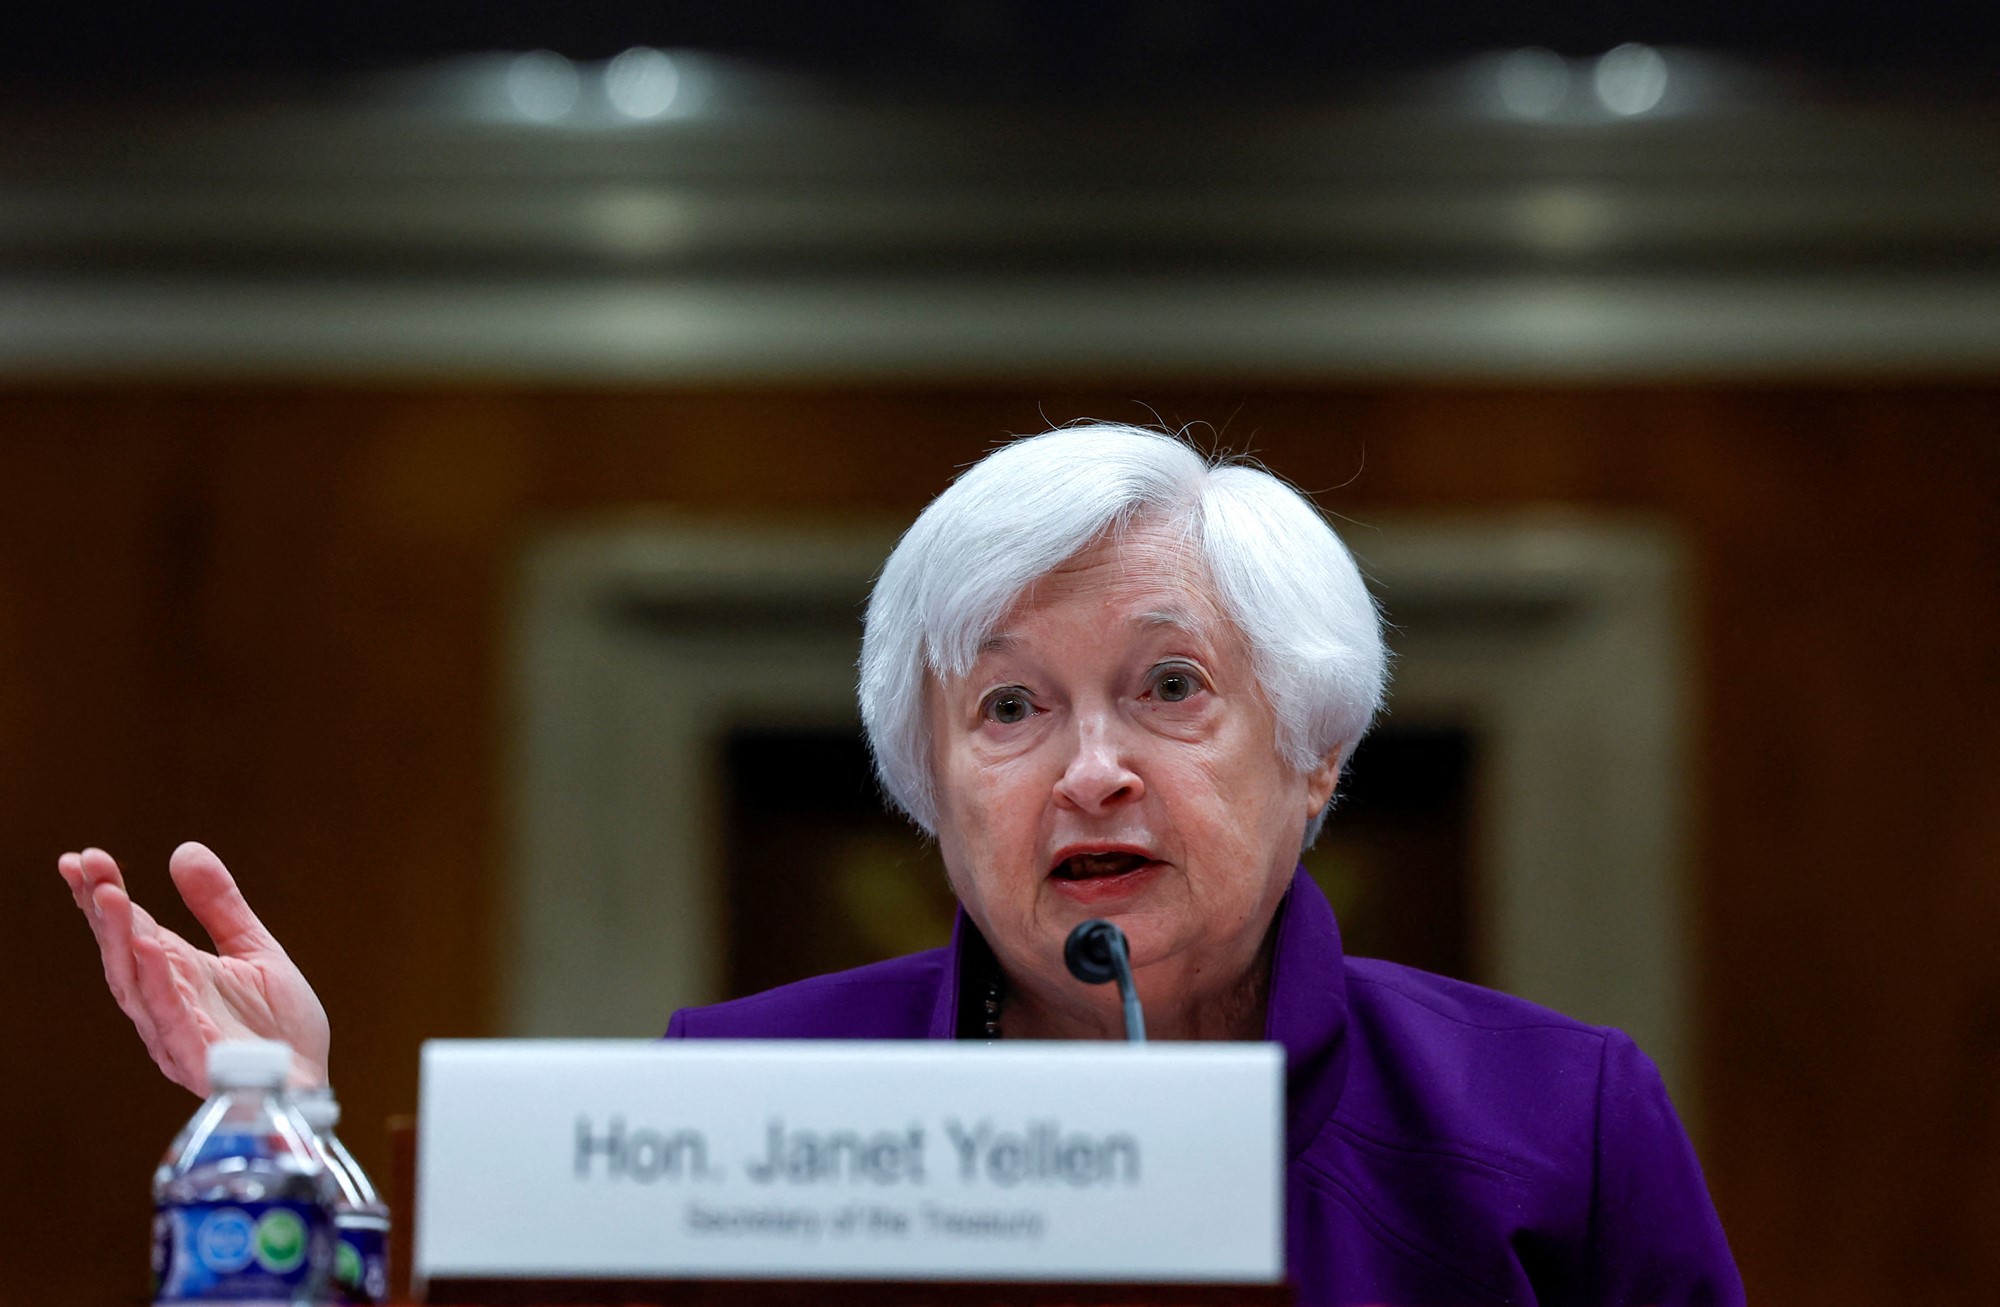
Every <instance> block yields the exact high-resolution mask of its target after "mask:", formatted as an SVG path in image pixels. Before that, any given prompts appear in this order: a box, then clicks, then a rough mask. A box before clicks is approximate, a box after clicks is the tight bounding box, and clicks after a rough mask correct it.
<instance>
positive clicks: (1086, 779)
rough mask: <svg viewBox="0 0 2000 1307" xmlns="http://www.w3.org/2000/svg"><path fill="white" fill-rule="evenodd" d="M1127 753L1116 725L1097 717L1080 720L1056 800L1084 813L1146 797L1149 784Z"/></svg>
mask: <svg viewBox="0 0 2000 1307" xmlns="http://www.w3.org/2000/svg"><path fill="white" fill-rule="evenodd" d="M1126 754H1127V751H1126V748H1125V745H1124V742H1123V740H1122V738H1121V732H1120V731H1119V730H1118V729H1117V727H1116V726H1115V725H1113V724H1112V723H1110V722H1107V721H1105V720H1103V719H1102V718H1096V717H1087V718H1080V719H1078V721H1077V726H1076V739H1075V748H1074V749H1073V751H1072V752H1071V754H1070V757H1069V765H1068V766H1067V767H1065V768H1064V769H1063V774H1062V776H1061V777H1060V778H1058V779H1057V781H1056V801H1057V802H1058V803H1061V804H1065V805H1067V806H1069V807H1072V808H1075V809H1077V810H1078V811H1080V812H1099V811H1102V810H1104V809H1108V808H1115V807H1117V806H1119V805H1121V804H1125V803H1130V802H1133V801H1134V800H1136V799H1138V798H1139V797H1141V796H1142V795H1144V794H1145V792H1146V783H1145V782H1144V781H1143V780H1141V779H1140V778H1139V773H1138V772H1137V771H1135V770H1134V769H1133V767H1132V762H1131V759H1130V758H1128V757H1127V756H1126Z"/></svg>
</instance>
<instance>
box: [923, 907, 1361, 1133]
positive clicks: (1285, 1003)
mask: <svg viewBox="0 0 2000 1307" xmlns="http://www.w3.org/2000/svg"><path fill="white" fill-rule="evenodd" d="M1276 928H1277V932H1278V942H1277V947H1276V948H1274V949H1273V950H1272V953H1271V997H1270V1004H1269V1007H1268V1008H1267V1010H1266V1012H1265V1017H1264V1038H1265V1039H1268V1040H1270V1041H1272V1042H1273V1043H1278V1044H1283V1045H1284V1046H1285V1124H1286V1129H1285V1140H1286V1149H1285V1151H1286V1154H1287V1155H1288V1156H1291V1157H1296V1156H1298V1155H1299V1154H1300V1153H1302V1152H1304V1151H1305V1148H1306V1146H1307V1145H1308V1144H1310V1143H1311V1142H1312V1141H1313V1139H1314V1138H1315V1137H1317V1136H1318V1134H1319V1132H1320V1129H1321V1128H1322V1127H1323V1126H1324V1125H1325V1124H1326V1120H1327V1118H1328V1117H1330V1116H1332V1115H1333V1109H1334V1108H1335V1107H1336V1106H1338V1105H1339V1103H1340V1094H1341V1090H1342V1089H1343V1088H1345V1087H1346V1084H1347V1061H1348V1041H1347V968H1346V961H1345V958H1344V957H1343V955H1342V953H1341V948H1340V927H1339V925H1338V924H1337V923H1336V922H1335V921H1334V919H1333V906H1332V905H1331V904H1329V903H1328V902H1327V901H1326V895H1325V894H1323V893H1321V892H1320V888H1319V886H1318V884H1316V883H1315V882H1314V881H1313V878H1312V877H1311V876H1308V875H1307V874H1306V871H1305V868H1303V867H1300V868H1299V869H1298V870H1296V871H1294V872H1293V873H1292V887H1291V889H1290V891H1289V892H1287V893H1286V895H1285V899H1284V902H1282V903H1280V904H1279V905H1278V917H1277V927H1276ZM991 958H992V952H991V950H990V949H988V947H987V945H986V941H985V940H984V939H983V938H981V937H980V934H979V928H978V927H977V926H975V925H973V924H972V920H971V918H969V917H967V916H966V915H965V910H964V909H963V908H960V909H959V912H958V919H957V921H956V922H955V923H953V925H952V931H951V947H950V949H949V950H948V952H947V957H946V962H947V965H946V966H945V968H944V973H943V975H942V977H941V982H942V983H940V984H939V985H938V994H937V1000H936V1002H935V1003H934V1004H933V1006H932V1008H931V1021H930V1030H929V1032H928V1037H929V1038H931V1039H955V1038H957V1037H958V1032H959V1030H960V1028H961V1026H960V1020H961V1013H962V1011H963V1010H964V1004H963V1002H962V1001H961V986H962V985H963V984H965V983H967V982H966V981H965V980H964V978H965V977H967V976H971V977H978V976H983V975H985V974H987V970H988V968H990V967H992V966H993V965H994V964H993V962H992V961H991ZM969 983H970V984H972V985H978V984H979V983H980V982H979V981H978V980H977V979H974V980H971V981H970V982H969ZM971 997H977V996H976V995H975V996H971Z"/></svg>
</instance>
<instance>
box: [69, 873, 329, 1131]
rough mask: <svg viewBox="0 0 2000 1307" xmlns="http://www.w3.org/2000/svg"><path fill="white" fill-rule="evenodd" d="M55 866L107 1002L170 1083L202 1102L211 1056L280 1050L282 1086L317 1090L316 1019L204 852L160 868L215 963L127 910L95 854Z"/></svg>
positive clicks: (136, 909) (232, 884) (290, 972)
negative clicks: (92, 947)
mask: <svg viewBox="0 0 2000 1307" xmlns="http://www.w3.org/2000/svg"><path fill="white" fill-rule="evenodd" d="M57 865H58V867H59V868H60V869H61V871H62V877H63V880H64V882H65V883H66V884H68V886H69V892H70V896H71V897H72V898H74V899H75V900H76V906H77V907H78V908H80V909H82V911H83V915H84V916H85V917H86V918H88V919H89V921H90V929H91V932H92V933H93V934H95V935H96V936H97V951H98V952H99V954H101V955H102V957H103V959H104V979H105V981H106V983H108V984H109V985H110V986H111V994H112V997H113V998H116V999H117V1000H118V1006H119V1007H120V1008H122V1009H123V1010H124V1012H125V1015H126V1016H128V1017H130V1018H131V1019H132V1025H133V1026H134V1027H135V1028H136V1029H137V1030H138V1032H139V1038H140V1039H142V1040H144V1041H145V1043H146V1051H147V1052H148V1053H150V1054H152V1056H153V1061H154V1062H156V1063H158V1064H159V1068H160V1070H162V1071H164V1072H166V1074H167V1078H168V1079H170V1080H172V1081H174V1082H175V1083H176V1084H180V1085H184V1086H186V1087H187V1088H188V1089H191V1090H193V1091H194V1092H195V1093H196V1094H200V1095H204V1096H206V1095H207V1093H208V1046H209V1045H210V1044H212V1043H215V1042H216V1041H217V1040H222V1039H282V1040H284V1041H285V1042H286V1043H287V1044H290V1045H291V1046H292V1083H293V1084H294V1085H321V1084H325V1083H326V1057H327V1045H328V1042H329V1039H330V1035H329V1032H328V1030H327V1022H326V1009H325V1008H323V1007H321V1006H320V1002H319V996H318V995H316V994H314V993H313V991H312V986H311V985H308V984H307V983H306V978H305V976H304V975H302V974H301V973H300V972H299V969H298V968H297V967H296V966H293V965H292V960H291V958H289V957H288V956H286V954H285V950H284V949H283V948H281V947H280V946H279V944H278V941H277V940H275V939H273V938H272V937H271V932H269V931H267V930H265V929H264V924H263V923H262V922H260V921H258V920H257V914H256V913H254V912H252V911H250V905H249V904H248V903H246V902H244V901H243V894H242V891H240V890H238V889H237V888H236V881H235V879H234V878H233V877H231V876H230V874H229V870H228V868H226V867H224V866H223V865H222V859H220V858H218V857H216V856H215V854H213V853H211V852H210V851H209V850H208V849H207V848H206V847H205V846H203V845H200V844H183V845H181V846H180V847H179V848H177V849H175V850H174V853H173V858H172V859H171V860H170V861H169V863H168V865H167V869H168V871H169V873H170V874H171V875H172V876H173V878H174V886H175V888H176V889H178V890H179V891H180V894H181V898H182V900H183V901H185V902H186V903H187V905H188V907H189V908H190V909H191V910H192V911H193V912H194V915H195V920H197V921H199V922H200V923H201V924H202V928H203V929H205V930H206V931H207V932H208V937H209V939H211V940H212V941H214V944H215V952H213V953H205V952H203V951H202V950H201V949H198V948H196V947H195V946H194V945H192V944H190V943H188V942H187V941H186V940H184V939H182V938H181V937H180V936H179V935H176V934H175V933H174V932H173V931H171V930H168V929H167V928H166V927H164V926H162V925H160V924H159V923H158V922H156V921H154V920H153V918H152V915H151V914H150V913H148V912H147V911H146V910H145V909H144V908H142V907H140V906H139V905H138V904H136V903H134V902H133V901H132V898H131V896H130V895H129V894H127V893H126V892H125V878H124V877H123V876H122V875H121V874H120V873H119V870H118V864H117V863H116V862H114V861H112V859H111V855H110V854H108V853H106V852H104V850H102V849H85V850H84V851H83V852H82V853H65V854H64V855H63V856H62V857H61V858H60V859H58V861H57Z"/></svg>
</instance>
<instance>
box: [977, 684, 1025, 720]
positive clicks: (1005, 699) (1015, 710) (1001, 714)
mask: <svg viewBox="0 0 2000 1307" xmlns="http://www.w3.org/2000/svg"><path fill="white" fill-rule="evenodd" d="M1034 710H1035V709H1034V705H1033V704H1030V703H1029V702H1028V696H1027V695H1025V694H1022V693H1021V692H1020V691H1018V690H1002V691H1001V692H1000V693H998V694H996V695H994V696H993V697H992V698H990V699H988V700H987V701H986V716H987V718H988V719H989V720H992V721H996V722H998V723H1000V724H1001V725H1002V726H1013V725H1015V724H1016V723H1018V722H1024V721H1026V720H1028V714H1029V713H1031V712H1033V711H1034Z"/></svg>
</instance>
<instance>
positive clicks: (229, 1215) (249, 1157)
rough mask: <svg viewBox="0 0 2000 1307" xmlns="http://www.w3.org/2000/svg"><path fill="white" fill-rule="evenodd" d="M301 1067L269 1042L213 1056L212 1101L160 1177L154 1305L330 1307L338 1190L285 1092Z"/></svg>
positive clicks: (214, 1051)
mask: <svg viewBox="0 0 2000 1307" xmlns="http://www.w3.org/2000/svg"><path fill="white" fill-rule="evenodd" d="M291 1063H292V1051H291V1049H289V1048H288V1047H286V1046H285V1045H283V1044H280V1043H275V1042H272V1041H269V1040H261V1039H260V1040H235V1041H224V1042H222V1043H218V1044H211V1045H210V1046H209V1049H208V1081H209V1086H210V1096H209V1099H208V1101H207V1102H205V1103H203V1104H202V1105H201V1107H200V1109H199V1110H197V1111H196V1112H195V1114H194V1116H193V1118H192V1119H191V1120H189V1121H188V1123H187V1125H186V1127H185V1128H183V1129H182V1130H181V1132H180V1134H179V1135H178V1136H177V1137H176V1138H175V1139H174V1142H173V1146H172V1147H170V1148H168V1149H167V1155H166V1156H165V1157H164V1158H162V1159H161V1161H160V1169H159V1170H158V1171H156V1172H154V1174H153V1203H154V1217H153V1276H154V1285H155V1287H154V1299H153V1300H154V1302H155V1303H158V1304H180V1303H219V1302H226V1303H235V1304H239V1305H241V1304H248V1303H254V1304H258V1305H259V1307H309V1305H310V1304H313V1303H317V1302H319V1301H320V1296H321V1294H322V1292H323V1291H324V1288H325V1284H326V1277H327V1273H328V1271H329V1270H330V1269H331V1267H332V1263H333V1219H332V1208H333V1201H334V1192H333V1191H334V1182H333V1178H332V1177H331V1176H330V1175H328V1174H327V1169H326V1163H325V1162H324V1161H323V1160H322V1155H321V1152H320V1149H319V1147H318V1145H317V1144H316V1143H315V1141H314V1139H313V1134H312V1127H311V1126H309V1125H307V1124H306V1122H305V1119H304V1118H303V1117H301V1116H300V1115H299V1111H298V1107H297V1106H296V1105H295V1104H294V1103H293V1101H292V1099H291V1096H290V1095H289V1094H287V1093H286V1092H285V1089H284V1085H285V1076H286V1074H287V1073H288V1072H289V1071H290V1069H291Z"/></svg>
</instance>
